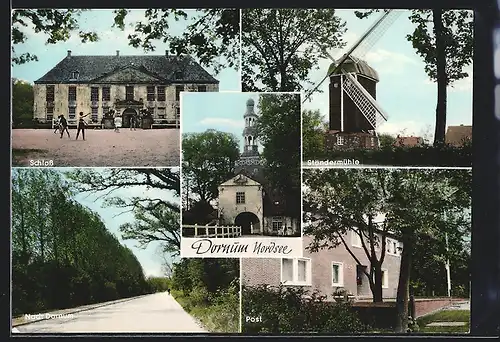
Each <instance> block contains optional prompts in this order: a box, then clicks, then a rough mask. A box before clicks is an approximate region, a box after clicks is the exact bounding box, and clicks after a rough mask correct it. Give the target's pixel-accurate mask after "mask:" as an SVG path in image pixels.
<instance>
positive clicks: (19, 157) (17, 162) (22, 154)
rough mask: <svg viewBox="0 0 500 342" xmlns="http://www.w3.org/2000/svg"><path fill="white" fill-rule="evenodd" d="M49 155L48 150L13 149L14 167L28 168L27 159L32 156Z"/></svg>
mask: <svg viewBox="0 0 500 342" xmlns="http://www.w3.org/2000/svg"><path fill="white" fill-rule="evenodd" d="M46 153H48V151H47V150H40V149H37V148H13V149H12V166H26V165H24V164H25V163H26V159H28V158H29V157H30V155H32V154H40V156H43V155H45V154H46Z"/></svg>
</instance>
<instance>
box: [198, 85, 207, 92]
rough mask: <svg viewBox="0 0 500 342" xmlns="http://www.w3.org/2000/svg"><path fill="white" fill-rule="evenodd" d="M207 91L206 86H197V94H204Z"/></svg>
mask: <svg viewBox="0 0 500 342" xmlns="http://www.w3.org/2000/svg"><path fill="white" fill-rule="evenodd" d="M206 91H207V86H206V85H199V86H198V92H200V93H204V92H206Z"/></svg>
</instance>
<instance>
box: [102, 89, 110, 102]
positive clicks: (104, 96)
mask: <svg viewBox="0 0 500 342" xmlns="http://www.w3.org/2000/svg"><path fill="white" fill-rule="evenodd" d="M102 100H103V101H111V89H110V88H109V87H102Z"/></svg>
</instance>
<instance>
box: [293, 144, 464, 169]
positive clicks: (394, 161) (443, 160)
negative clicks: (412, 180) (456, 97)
mask: <svg viewBox="0 0 500 342" xmlns="http://www.w3.org/2000/svg"><path fill="white" fill-rule="evenodd" d="M344 159H351V160H352V159H354V160H358V161H359V164H365V165H387V166H449V167H452V166H455V167H471V166H472V144H471V143H466V144H464V145H463V146H461V147H456V146H452V145H439V146H429V145H423V146H415V147H396V146H392V147H388V146H385V147H382V148H381V149H373V150H371V149H357V150H350V151H349V150H346V151H325V150H316V151H315V152H314V153H311V154H309V155H305V154H304V156H303V160H304V161H307V160H330V161H334V160H344Z"/></svg>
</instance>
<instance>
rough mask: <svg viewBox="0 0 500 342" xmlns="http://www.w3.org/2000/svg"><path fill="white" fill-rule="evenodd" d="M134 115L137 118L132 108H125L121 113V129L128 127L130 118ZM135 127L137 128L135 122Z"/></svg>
mask: <svg viewBox="0 0 500 342" xmlns="http://www.w3.org/2000/svg"><path fill="white" fill-rule="evenodd" d="M134 115H135V116H136V117H137V112H136V111H135V109H133V108H127V109H125V110H124V111H123V113H122V127H123V128H128V127H130V121H131V118H132V116H134ZM136 126H137V122H136Z"/></svg>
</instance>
